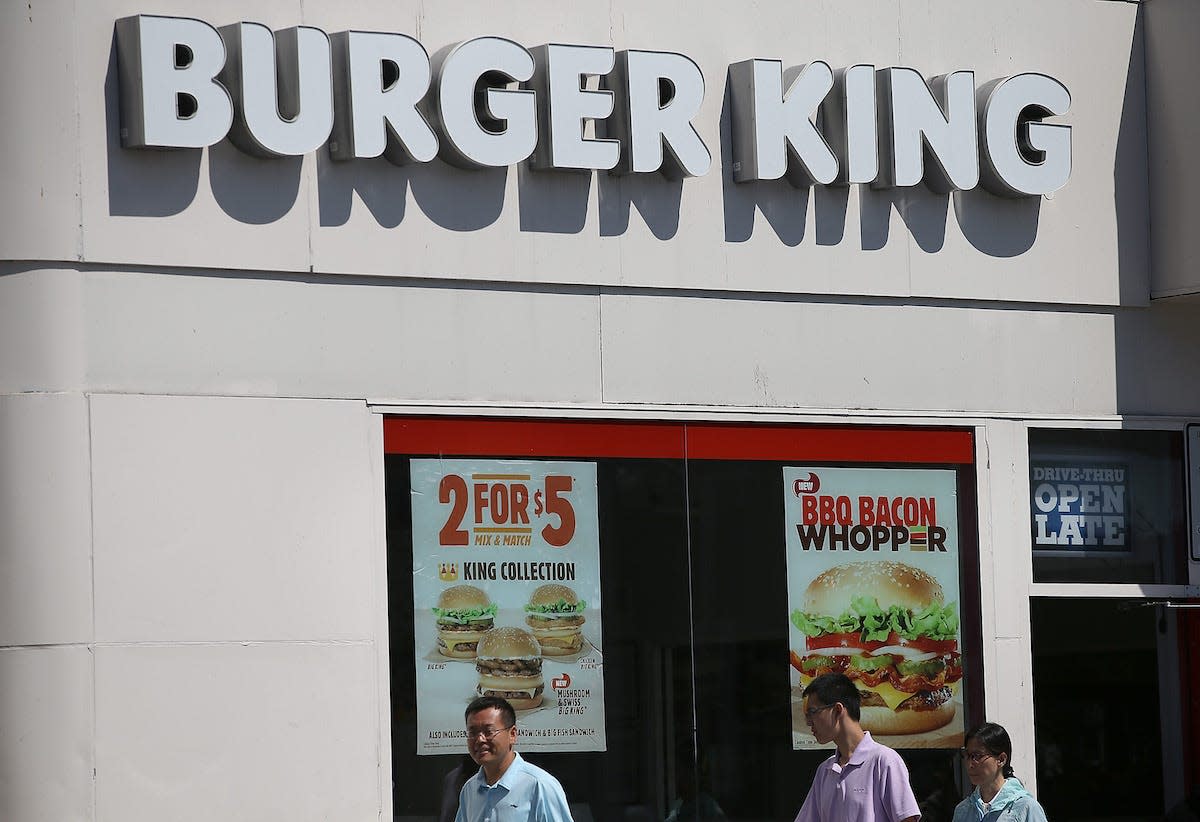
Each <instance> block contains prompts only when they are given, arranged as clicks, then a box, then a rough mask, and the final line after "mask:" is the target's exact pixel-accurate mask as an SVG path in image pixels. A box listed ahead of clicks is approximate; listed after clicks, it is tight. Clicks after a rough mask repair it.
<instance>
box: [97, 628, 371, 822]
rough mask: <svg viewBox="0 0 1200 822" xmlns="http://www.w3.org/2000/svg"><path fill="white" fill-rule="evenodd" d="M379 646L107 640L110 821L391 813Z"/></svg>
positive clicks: (360, 820)
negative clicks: (382, 765)
mask: <svg viewBox="0 0 1200 822" xmlns="http://www.w3.org/2000/svg"><path fill="white" fill-rule="evenodd" d="M377 716H378V708H377V695H376V689H375V650H374V648H372V647H371V646H369V645H308V644H290V643H284V644H270V645H241V644H238V645H186V646H170V647H163V646H144V645H143V646H102V647H99V648H97V649H96V816H95V819H96V822H143V820H145V822H151V821H152V820H162V819H172V820H178V822H209V820H214V819H220V820H226V822H260V820H265V819H287V820H292V821H293V822H318V821H319V820H327V819H338V820H346V822H366V821H367V820H372V822H375V821H377V820H378V819H379V818H380V797H381V793H382V790H383V789H382V788H381V785H387V784H388V780H386V779H381V777H380V773H379V751H378V744H379V737H378V733H377V730H376V722H377Z"/></svg>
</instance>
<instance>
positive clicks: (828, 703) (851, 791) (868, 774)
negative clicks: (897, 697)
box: [796, 673, 921, 822]
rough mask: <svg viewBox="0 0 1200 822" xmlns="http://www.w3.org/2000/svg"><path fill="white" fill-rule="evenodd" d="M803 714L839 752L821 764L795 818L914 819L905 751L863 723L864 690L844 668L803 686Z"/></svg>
mask: <svg viewBox="0 0 1200 822" xmlns="http://www.w3.org/2000/svg"><path fill="white" fill-rule="evenodd" d="M804 718H805V719H806V720H807V722H808V727H809V729H810V730H811V731H812V734H813V736H815V737H816V738H817V741H818V742H820V743H821V744H822V745H823V744H825V743H826V742H835V743H837V753H835V754H834V755H833V756H831V757H829V758H828V759H826V760H825V761H824V762H822V763H821V765H820V767H819V768H817V775H816V776H815V777H814V778H813V784H812V788H811V789H810V790H809V792H808V796H807V797H806V798H805V800H804V805H802V806H801V808H800V813H799V814H797V816H796V822H851V820H854V821H855V822H915V820H917V819H918V818H920V816H921V811H920V810H919V809H918V807H917V798H916V797H915V796H914V795H913V792H912V786H910V785H909V783H908V768H907V767H906V766H905V764H904V760H903V759H901V758H900V754H898V753H896V752H895V751H893V750H892V749H891V748H888V747H886V746H884V745H880V744H879V743H878V742H876V741H875V740H873V739H871V735H870V734H869V733H867V732H866V731H864V730H863V729H862V725H860V724H859V695H858V688H857V687H855V685H854V682H853V681H852V680H850V679H849V678H848V677H846V676H845V675H843V674H836V673H831V674H823V675H821V676H819V677H817V678H816V679H814V680H813V681H812V682H810V683H809V685H808V687H807V688H805V689H804Z"/></svg>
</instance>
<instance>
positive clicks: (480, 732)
mask: <svg viewBox="0 0 1200 822" xmlns="http://www.w3.org/2000/svg"><path fill="white" fill-rule="evenodd" d="M511 727H512V725H505V726H504V727H503V728H467V739H479V737H483V741H484V742H491V741H492V740H493V739H495V738H496V734H498V733H500V732H501V731H507V730H508V729H509V728H511Z"/></svg>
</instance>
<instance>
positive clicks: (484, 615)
mask: <svg viewBox="0 0 1200 822" xmlns="http://www.w3.org/2000/svg"><path fill="white" fill-rule="evenodd" d="M433 614H434V616H436V617H437V647H438V651H439V652H440V653H441V654H442V655H443V656H448V657H454V658H455V659H474V658H475V648H476V645H478V643H479V640H480V638H482V637H483V633H484V631H487V630H490V629H491V628H492V626H493V625H494V624H495V618H496V603H494V602H492V601H491V598H490V597H489V596H488V595H487V594H486V593H485V592H484V591H482V590H480V589H479V588H476V587H475V586H474V585H454V586H452V587H450V588H447V589H445V590H444V591H442V593H441V594H440V595H439V596H438V602H437V605H436V606H434V608H433Z"/></svg>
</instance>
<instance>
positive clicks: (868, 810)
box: [845, 785, 875, 819]
mask: <svg viewBox="0 0 1200 822" xmlns="http://www.w3.org/2000/svg"><path fill="white" fill-rule="evenodd" d="M845 796H846V816H845V818H846V819H873V818H874V817H875V802H874V799H873V797H872V796H871V789H870V788H869V787H867V786H866V785H847V786H846V794H845Z"/></svg>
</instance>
